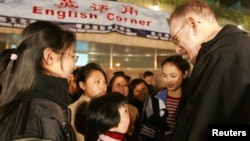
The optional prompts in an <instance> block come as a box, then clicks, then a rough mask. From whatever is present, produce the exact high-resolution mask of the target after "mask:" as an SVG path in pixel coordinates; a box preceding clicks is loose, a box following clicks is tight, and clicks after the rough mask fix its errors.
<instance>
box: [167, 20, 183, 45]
mask: <svg viewBox="0 0 250 141" xmlns="http://www.w3.org/2000/svg"><path fill="white" fill-rule="evenodd" d="M185 25H186V24H183V25H182V26H181V27H180V29H179V30H178V31H177V32H176V33H175V34H174V36H172V38H171V39H170V40H171V41H172V42H173V43H174V44H176V45H177V44H178V43H179V40H178V39H177V37H176V36H177V35H178V33H180V31H181V30H182V28H183V27H184V26H185Z"/></svg>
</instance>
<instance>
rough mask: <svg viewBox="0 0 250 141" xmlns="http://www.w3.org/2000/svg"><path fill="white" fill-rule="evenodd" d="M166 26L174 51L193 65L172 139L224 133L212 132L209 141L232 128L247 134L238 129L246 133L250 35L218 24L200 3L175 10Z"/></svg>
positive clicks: (193, 140)
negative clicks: (186, 92) (167, 26)
mask: <svg viewBox="0 0 250 141" xmlns="http://www.w3.org/2000/svg"><path fill="white" fill-rule="evenodd" d="M169 24H170V32H171V35H172V42H173V43H174V44H175V50H176V53H178V54H181V55H183V57H185V58H187V59H189V60H190V62H191V63H192V64H193V65H194V68H193V71H192V74H191V76H190V85H189V90H188V94H187V99H186V100H187V101H186V102H185V103H186V104H185V105H184V108H183V110H182V111H180V114H179V115H178V119H177V125H176V128H175V131H174V133H173V136H172V139H171V140H172V141H207V140H209V139H210V138H209V137H211V136H212V131H215V130H212V129H213V128H217V129H218V131H219V132H220V131H222V132H220V133H221V134H213V135H214V136H212V138H211V140H213V137H218V135H221V136H225V133H227V131H229V130H230V129H231V130H233V131H234V130H236V131H237V130H242V131H245V130H247V129H245V126H241V125H248V130H249V125H250V109H249V108H250V37H249V36H248V35H247V33H246V32H244V31H242V30H240V29H238V28H237V26H234V25H225V26H223V27H222V26H220V25H219V23H218V22H217V18H216V15H215V13H214V12H213V10H212V8H211V7H210V5H209V4H208V3H206V2H204V1H201V0H192V1H188V2H187V3H185V4H183V5H180V6H177V7H176V9H175V10H174V12H173V13H172V14H171V16H170V18H169ZM221 128H224V129H223V130H222V129H221ZM216 131H217V130H216ZM224 131H225V132H224ZM229 136H230V135H229ZM237 136H239V135H237ZM248 136H249V135H248ZM220 139H223V138H220ZM235 139H236V140H237V138H235ZM248 139H249V138H248Z"/></svg>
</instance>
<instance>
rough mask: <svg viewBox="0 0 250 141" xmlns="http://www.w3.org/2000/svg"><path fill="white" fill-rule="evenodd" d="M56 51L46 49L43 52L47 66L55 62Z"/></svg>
mask: <svg viewBox="0 0 250 141" xmlns="http://www.w3.org/2000/svg"><path fill="white" fill-rule="evenodd" d="M53 55H54V51H53V50H52V49H51V48H46V49H45V50H44V51H43V62H44V63H45V64H47V65H51V64H52V61H53V57H54V56H53Z"/></svg>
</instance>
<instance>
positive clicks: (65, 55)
mask: <svg viewBox="0 0 250 141" xmlns="http://www.w3.org/2000/svg"><path fill="white" fill-rule="evenodd" d="M48 50H49V49H48ZM50 54H51V55H50V56H49V58H51V59H50V60H51V61H50V62H49V63H47V64H46V66H48V67H46V70H47V74H50V75H52V76H56V77H62V78H66V79H69V78H70V76H71V74H72V73H73V71H74V69H75V68H76V66H75V57H74V56H75V49H74V46H73V44H72V45H71V47H69V48H68V49H67V50H65V51H64V52H62V53H56V52H53V53H50ZM44 57H45V58H46V57H47V56H44ZM47 62H48V61H47Z"/></svg>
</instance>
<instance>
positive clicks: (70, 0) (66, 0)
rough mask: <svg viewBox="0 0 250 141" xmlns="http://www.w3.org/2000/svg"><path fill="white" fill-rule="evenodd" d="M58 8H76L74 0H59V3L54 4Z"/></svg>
mask: <svg viewBox="0 0 250 141" xmlns="http://www.w3.org/2000/svg"><path fill="white" fill-rule="evenodd" d="M55 6H57V7H58V8H67V7H68V8H72V9H74V8H78V6H77V5H76V3H75V2H74V0H60V4H55Z"/></svg>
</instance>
